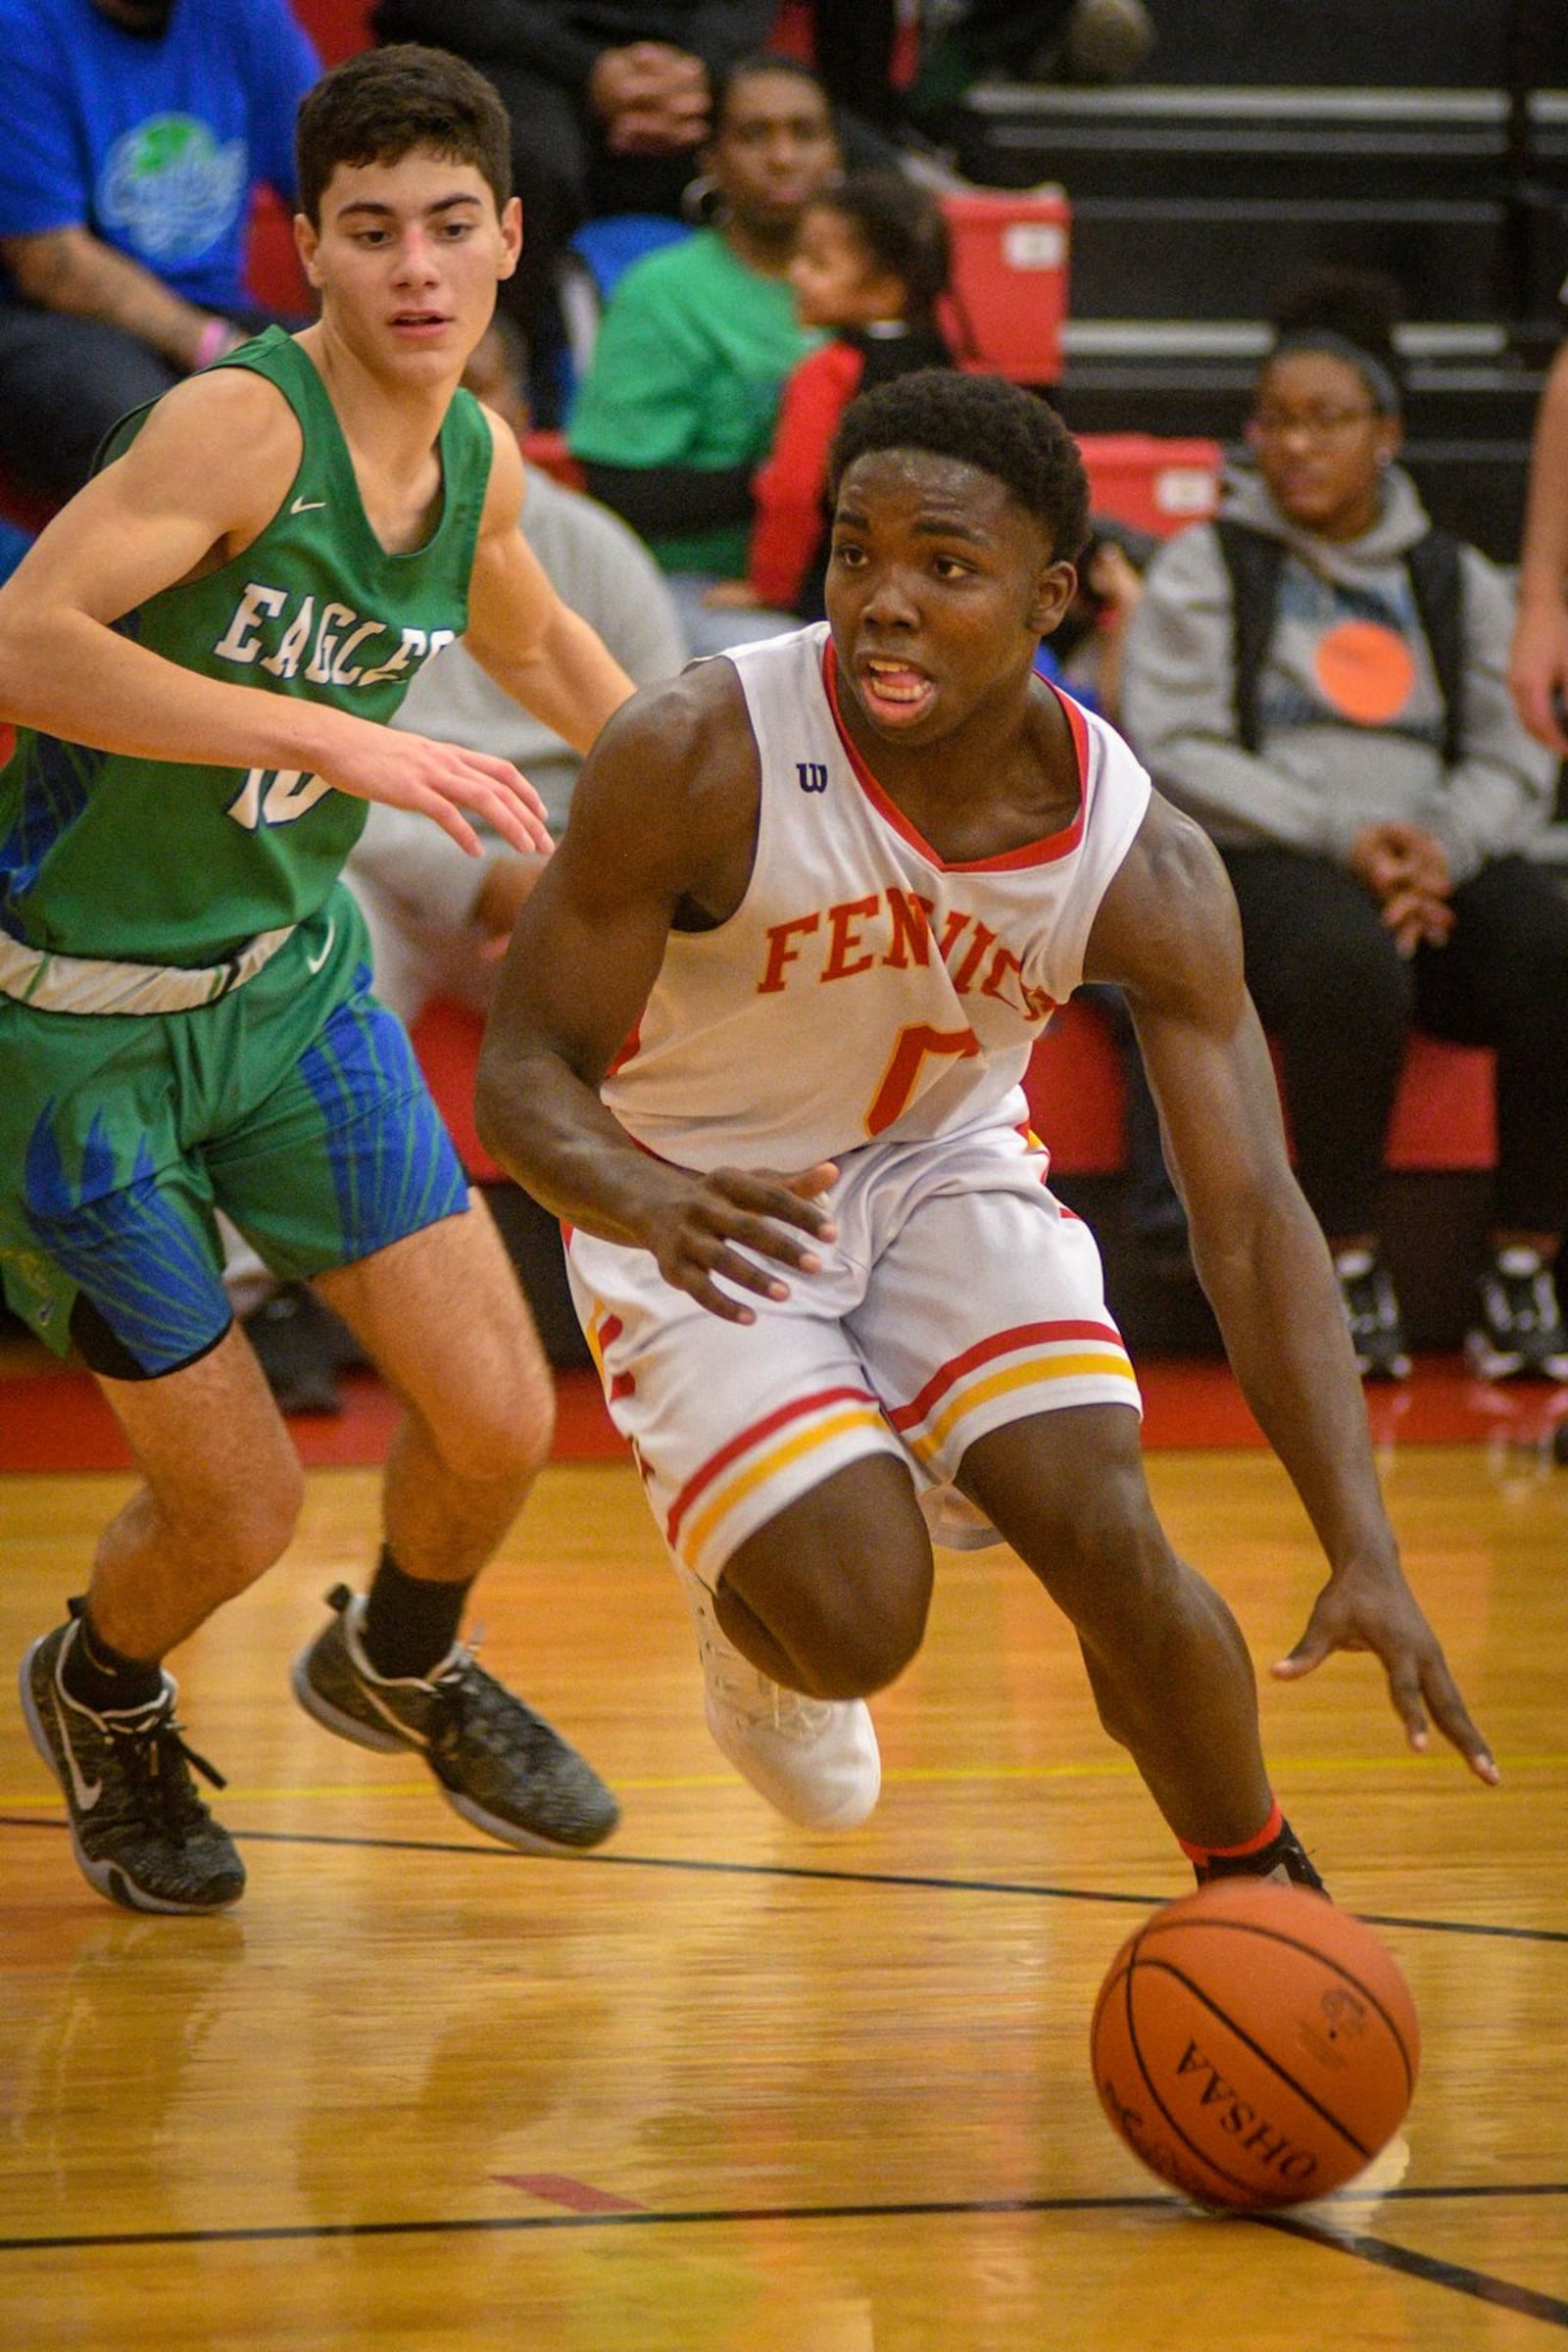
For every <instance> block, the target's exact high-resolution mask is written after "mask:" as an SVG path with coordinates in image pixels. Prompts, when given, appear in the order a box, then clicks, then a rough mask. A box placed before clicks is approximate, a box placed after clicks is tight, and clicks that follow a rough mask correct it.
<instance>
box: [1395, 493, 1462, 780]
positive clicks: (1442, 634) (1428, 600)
mask: <svg viewBox="0 0 1568 2352" xmlns="http://www.w3.org/2000/svg"><path fill="white" fill-rule="evenodd" d="M1404 561H1405V569H1406V570H1407V571H1408V572H1409V574H1410V590H1411V594H1412V595H1413V596H1414V598H1415V609H1416V611H1417V613H1419V614H1420V616H1421V626H1422V628H1423V629H1424V630H1425V632H1426V640H1427V644H1428V645H1429V646H1430V647H1431V649H1432V666H1433V668H1434V669H1435V670H1436V671H1437V674H1438V691H1439V692H1440V693H1441V695H1442V696H1443V760H1444V765H1445V766H1446V767H1455V766H1457V764H1458V762H1459V760H1460V759H1461V757H1462V756H1463V751H1464V719H1465V709H1464V700H1465V697H1464V572H1463V568H1462V564H1461V553H1460V544H1459V541H1458V540H1457V539H1455V538H1454V537H1453V535H1452V533H1451V532H1449V531H1439V530H1431V531H1428V533H1427V535H1426V537H1425V538H1424V539H1418V540H1417V541H1416V543H1415V545H1414V547H1412V548H1411V550H1410V552H1409V554H1408V555H1407V556H1406V558H1405V560H1404Z"/></svg>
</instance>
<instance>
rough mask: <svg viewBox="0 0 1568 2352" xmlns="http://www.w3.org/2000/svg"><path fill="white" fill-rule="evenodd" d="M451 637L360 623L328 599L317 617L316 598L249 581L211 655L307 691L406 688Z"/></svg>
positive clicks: (379, 623) (437, 631) (448, 633)
mask: <svg viewBox="0 0 1568 2352" xmlns="http://www.w3.org/2000/svg"><path fill="white" fill-rule="evenodd" d="M455 634H456V632H455V631H454V630H452V629H412V628H395V627H394V626H392V624H390V623H389V622H387V621H384V620H363V619H362V618H361V617H360V615H359V613H356V612H355V610H354V608H353V606H352V605H341V604H338V603H337V602H336V601H335V600H334V599H333V598H330V597H328V598H324V599H323V600H322V603H321V607H320V610H319V612H318V610H317V605H316V599H315V597H314V596H298V595H295V594H294V593H292V592H291V591H290V590H288V589H286V588H270V587H268V586H267V584H266V582H265V581H262V580H247V581H246V583H245V586H244V588H243V589H242V590H241V591H240V597H239V602H238V603H237V604H236V606H235V607H234V615H233V618H232V619H231V620H230V622H229V624H228V626H227V628H226V629H225V630H224V631H223V634H222V636H221V637H220V639H219V640H218V643H217V644H216V645H215V646H214V648H213V652H214V654H215V655H216V656H217V658H218V659H219V660H220V661H222V662H234V663H235V664H236V665H237V666H238V667H240V668H243V669H249V668H252V667H256V668H260V669H265V670H267V671H269V672H270V675H271V676H272V677H274V678H294V677H303V678H305V679H306V680H307V681H308V682H309V683H310V684H311V685H312V686H378V685H379V684H380V683H381V681H382V679H383V678H407V679H409V680H410V681H411V682H412V680H413V678H414V676H415V674H416V673H417V670H418V669H419V668H420V667H421V665H422V664H423V663H424V662H427V661H428V660H429V659H430V656H431V655H432V654H438V653H439V652H440V651H441V648H442V647H443V646H444V645H450V644H451V643H452V640H453V637H454V635H455ZM378 640H379V642H377V641H378Z"/></svg>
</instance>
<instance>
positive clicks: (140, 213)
mask: <svg viewBox="0 0 1568 2352" xmlns="http://www.w3.org/2000/svg"><path fill="white" fill-rule="evenodd" d="M249 177H250V169H249V157H248V154H247V150H246V145H245V141H244V140H243V139H230V140H229V141H228V142H227V144H226V145H224V146H220V145H219V144H218V142H217V140H216V139H215V138H214V137H213V134H212V132H211V130H210V129H209V128H208V126H207V124H206V123H202V122H199V121H198V120H197V119H196V117H195V116H194V115H152V116H150V117H149V118H148V120H147V121H146V122H145V123H138V124H137V125H136V127H135V129H134V130H127V131H126V132H125V134H124V136H123V138H120V139H117V140H116V141H115V143H114V145H113V147H111V149H110V150H109V154H108V157H107V159H106V161H105V164H104V168H103V172H102V173H101V175H100V178H99V182H98V206H99V212H100V216H101V218H102V220H103V221H104V223H105V225H106V226H107V227H111V228H116V229H119V230H121V231H122V232H123V235H124V236H125V237H127V238H128V240H129V241H130V243H131V244H133V245H134V246H135V247H136V249H137V251H138V252H140V253H144V254H146V255H148V256H149V257H150V258H151V259H153V260H156V261H158V262H161V263H163V264H165V265H170V264H174V263H180V262H188V261H192V260H194V259H195V257H196V255H198V254H201V253H205V252H206V251H207V249H208V248H209V246H211V245H215V244H216V243H217V242H218V240H219V238H220V237H221V236H222V235H223V234H224V233H225V231H226V230H227V229H228V228H229V226H230V225H231V224H232V222H233V221H235V220H236V219H237V217H238V214H239V210H240V206H241V205H242V203H243V202H244V200H245V192H246V189H247V187H248V185H249Z"/></svg>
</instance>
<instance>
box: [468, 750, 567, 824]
mask: <svg viewBox="0 0 1568 2352" xmlns="http://www.w3.org/2000/svg"><path fill="white" fill-rule="evenodd" d="M457 756H458V758H459V759H460V760H461V761H462V762H463V765H464V766H465V767H466V768H467V769H469V770H470V772H471V773H472V774H474V775H477V776H483V777H484V778H485V780H486V782H488V783H491V784H493V785H495V787H496V789H497V790H498V791H499V792H504V793H505V794H506V796H507V798H508V800H512V801H516V802H519V803H520V804H521V806H522V807H523V808H524V809H532V810H533V813H534V815H535V816H543V814H544V812H545V805H544V803H543V801H542V800H541V799H540V798H539V794H538V791H537V789H536V788H535V786H533V785H532V784H530V783H529V781H528V779H527V777H526V776H525V775H524V774H523V773H522V770H521V769H520V768H517V767H514V765H513V763H512V761H511V760H498V759H496V758H495V757H494V755H493V754H491V753H489V752H470V751H466V750H464V749H463V748H461V747H457Z"/></svg>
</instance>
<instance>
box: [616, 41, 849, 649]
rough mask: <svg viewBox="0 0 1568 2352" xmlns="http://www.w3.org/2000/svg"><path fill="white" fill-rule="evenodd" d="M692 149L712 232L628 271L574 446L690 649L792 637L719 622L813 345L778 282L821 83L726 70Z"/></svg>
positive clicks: (834, 150)
mask: <svg viewBox="0 0 1568 2352" xmlns="http://www.w3.org/2000/svg"><path fill="white" fill-rule="evenodd" d="M713 121H714V130H713V138H712V142H711V146H710V147H709V148H708V150H707V152H706V154H705V156H704V159H703V161H704V165H705V168H706V171H707V172H708V174H709V176H710V178H711V182H712V188H713V201H714V213H713V220H712V225H711V227H707V228H703V229H700V230H699V231H698V232H697V234H696V235H695V236H692V237H689V238H687V239H685V240H684V241H683V242H682V243H680V244H678V245H669V246H665V247H663V248H662V250H661V251H660V252H658V253H654V254H650V255H649V256H648V257H647V258H646V260H644V261H641V262H638V263H636V264H634V266H633V267H632V268H631V269H630V270H627V271H626V273H625V275H624V277H622V278H621V280H620V282H619V284H618V285H617V286H616V288H615V290H614V293H613V295H612V297H611V301H610V305H609V308H608V310H607V311H606V313H605V318H604V321H603V323H602V325H601V327H600V331H599V338H598V341H597V343H596V345H595V347H594V355H593V361H592V364H591V366H590V368H589V370H588V373H587V375H586V377H585V379H584V381H583V384H582V387H581V390H580V391H579V393H578V396H577V402H576V406H575V408H574V410H573V414H572V419H571V425H570V432H569V438H570V442H571V447H572V450H573V452H574V454H575V455H576V456H577V457H578V458H580V459H581V460H582V462H583V465H584V467H585V469H586V472H587V476H588V487H589V489H590V491H591V492H592V493H593V495H594V497H596V498H598V499H601V500H603V502H604V504H605V505H606V506H609V507H613V508H614V509H615V511H616V513H617V514H619V515H623V516H624V517H625V519H626V520H627V521H628V522H629V523H630V524H631V525H632V527H633V529H634V530H637V531H639V532H641V534H642V536H643V537H644V538H645V539H646V540H647V541H648V542H649V544H650V545H651V546H652V548H653V550H654V553H655V555H656V556H657V557H658V559H659V562H660V563H661V564H662V566H663V568H664V570H665V571H666V572H668V573H669V575H670V584H671V587H672V589H673V591H674V594H675V599H676V603H677V606H678V608H679V610H680V614H681V619H682V621H683V624H684V625H685V628H686V633H687V636H688V639H689V642H690V643H691V646H692V650H693V652H694V653H698V654H704V653H715V652H719V651H721V650H722V648H723V647H725V646H727V645H734V644H736V643H738V642H741V641H742V640H744V639H746V638H752V637H765V636H771V635H773V634H774V633H775V632H776V631H777V630H779V629H785V628H793V627H794V626H795V625H796V623H795V620H794V617H793V616H792V615H791V614H788V613H767V612H758V611H753V612H746V613H735V612H718V611H713V610H711V608H709V607H708V606H707V605H705V604H704V602H703V599H704V596H705V595H706V593H707V591H708V590H709V589H710V588H711V586H713V585H714V583H715V582H717V581H719V580H722V579H732V578H734V577H735V576H736V574H737V573H738V572H740V571H744V569H745V567H746V551H747V544H748V540H749V537H750V533H751V525H752V475H753V474H754V472H755V471H756V469H757V467H758V466H759V465H760V463H761V461H762V459H763V458H764V457H765V456H766V455H767V452H768V449H769V447H770V445H771V443H772V438H773V427H774V424H775V422H776V419H777V416H778V406H779V399H780V396H781V394H782V392H783V388H784V382H785V379H786V377H787V376H788V375H789V373H790V371H791V369H792V368H794V367H795V365H796V363H797V361H798V360H800V359H802V358H803V357H804V356H805V354H806V353H807V351H809V349H810V347H811V345H812V343H813V342H814V341H815V340H816V338H815V337H814V336H812V335H810V334H809V333H808V332H807V330H806V329H805V328H803V327H802V325H801V324H800V321H799V319H798V318H797V316H796V309H795V298H794V294H793V292H792V290H791V287H790V282H789V279H788V277H787V276H786V275H785V271H786V269H787V267H788V264H789V260H790V255H791V253H792V252H793V250H794V246H795V237H796V232H797V229H798V227H799V224H800V221H801V216H802V214H803V213H804V212H805V210H806V207H807V205H808V204H809V202H810V200H811V198H812V196H814V195H815V194H816V192H817V190H818V189H820V188H822V187H824V186H825V185H826V184H827V183H828V182H829V181H830V180H831V179H833V178H835V177H836V176H837V174H838V171H839V150H838V144H837V141H836V139H835V137H834V132H833V122H832V117H831V114H830V112H829V109H828V103H827V98H826V96H825V94H824V92H823V90H822V86H821V84H820V82H819V81H818V80H817V79H816V76H815V75H814V74H812V73H809V72H808V71H807V70H806V69H805V68H804V67H802V66H798V65H796V64H795V63H794V62H793V60H791V59H787V58H773V57H765V58H755V59H751V60H748V61H746V62H745V63H743V64H741V65H739V66H737V67H736V68H735V69H734V71H733V72H732V73H730V74H729V76H728V77H727V79H726V80H725V81H724V83H723V84H722V86H721V89H720V91H719V94H718V97H717V100H716V103H715V109H714V117H713Z"/></svg>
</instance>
